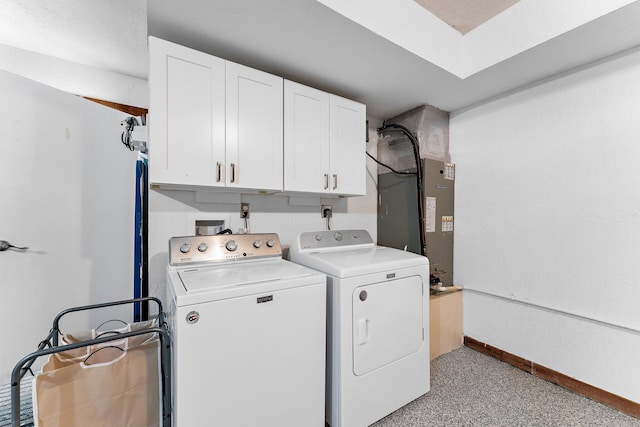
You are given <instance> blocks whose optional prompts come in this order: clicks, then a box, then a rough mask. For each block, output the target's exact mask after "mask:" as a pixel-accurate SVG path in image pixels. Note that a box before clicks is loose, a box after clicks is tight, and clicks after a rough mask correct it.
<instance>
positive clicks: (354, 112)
mask: <svg viewBox="0 0 640 427" xmlns="http://www.w3.org/2000/svg"><path fill="white" fill-rule="evenodd" d="M330 123H331V126H330V141H331V146H330V150H329V151H330V153H331V172H330V175H331V176H330V178H331V183H330V186H331V192H332V193H337V194H346V195H357V196H362V195H365V194H366V192H367V188H366V160H367V159H366V157H365V156H366V154H365V144H366V140H365V139H366V133H365V132H366V107H365V105H363V104H360V103H358V102H355V101H351V100H349V99H345V98H341V97H339V96H336V95H331V98H330Z"/></svg>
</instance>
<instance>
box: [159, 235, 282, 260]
mask: <svg viewBox="0 0 640 427" xmlns="http://www.w3.org/2000/svg"><path fill="white" fill-rule="evenodd" d="M256 258H282V247H281V246H280V239H279V238H278V235H277V234H276V233H260V234H220V235H214V236H181V237H172V238H171V239H169V264H170V265H174V266H175V265H187V264H200V263H216V262H226V261H239V260H244V259H251V260H255V259H256Z"/></svg>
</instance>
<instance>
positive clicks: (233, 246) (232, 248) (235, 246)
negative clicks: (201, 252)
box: [224, 240, 238, 252]
mask: <svg viewBox="0 0 640 427" xmlns="http://www.w3.org/2000/svg"><path fill="white" fill-rule="evenodd" d="M224 247H225V248H227V250H228V251H231V252H233V251H235V250H236V249H238V242H236V241H235V240H229V241H228V242H227V243H226V244H225V245H224Z"/></svg>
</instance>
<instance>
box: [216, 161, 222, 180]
mask: <svg viewBox="0 0 640 427" xmlns="http://www.w3.org/2000/svg"><path fill="white" fill-rule="evenodd" d="M220 180H222V164H221V163H220V162H218V163H216V182H220Z"/></svg>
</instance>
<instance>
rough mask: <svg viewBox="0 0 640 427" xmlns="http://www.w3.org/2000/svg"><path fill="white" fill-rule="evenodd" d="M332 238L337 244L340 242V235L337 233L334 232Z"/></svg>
mask: <svg viewBox="0 0 640 427" xmlns="http://www.w3.org/2000/svg"><path fill="white" fill-rule="evenodd" d="M333 238H334V239H336V240H337V241H338V242H339V241H340V240H342V233H341V232H339V231H336V232H335V233H333Z"/></svg>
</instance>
